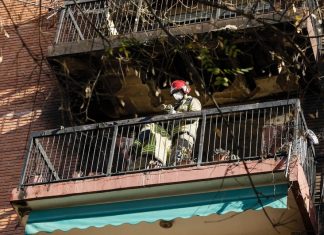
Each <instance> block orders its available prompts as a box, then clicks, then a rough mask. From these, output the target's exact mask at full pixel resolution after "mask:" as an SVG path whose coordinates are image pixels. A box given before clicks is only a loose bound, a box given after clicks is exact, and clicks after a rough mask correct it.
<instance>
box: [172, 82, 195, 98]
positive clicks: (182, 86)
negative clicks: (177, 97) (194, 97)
mask: <svg viewBox="0 0 324 235" xmlns="http://www.w3.org/2000/svg"><path fill="white" fill-rule="evenodd" d="M179 90H182V91H183V93H185V94H188V93H189V92H190V90H191V89H190V87H189V85H188V84H187V83H186V82H185V81H183V80H175V81H173V82H172V83H171V90H170V93H171V95H172V94H173V93H175V92H177V91H179Z"/></svg>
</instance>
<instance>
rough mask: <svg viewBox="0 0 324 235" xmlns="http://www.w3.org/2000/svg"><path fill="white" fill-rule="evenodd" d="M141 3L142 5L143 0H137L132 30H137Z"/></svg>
mask: <svg viewBox="0 0 324 235" xmlns="http://www.w3.org/2000/svg"><path fill="white" fill-rule="evenodd" d="M142 5H143V0H138V6H137V12H136V18H135V25H134V29H133V32H137V30H138V23H139V20H140V17H141V11H142Z"/></svg>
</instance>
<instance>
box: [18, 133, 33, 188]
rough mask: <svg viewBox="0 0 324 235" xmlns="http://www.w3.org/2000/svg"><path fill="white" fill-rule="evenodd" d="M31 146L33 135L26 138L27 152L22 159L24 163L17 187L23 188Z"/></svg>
mask: <svg viewBox="0 0 324 235" xmlns="http://www.w3.org/2000/svg"><path fill="white" fill-rule="evenodd" d="M32 147H33V136H31V137H30V138H29V140H28V147H27V152H26V154H25V160H24V165H23V170H22V173H21V176H20V183H19V188H20V189H21V188H23V185H24V181H25V178H26V170H27V166H28V164H29V158H30V153H31V150H32Z"/></svg>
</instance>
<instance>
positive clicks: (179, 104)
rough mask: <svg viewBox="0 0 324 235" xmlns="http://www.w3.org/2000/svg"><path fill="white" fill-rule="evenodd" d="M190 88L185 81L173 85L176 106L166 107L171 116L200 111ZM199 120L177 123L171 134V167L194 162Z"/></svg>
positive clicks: (177, 81) (172, 91)
mask: <svg viewBox="0 0 324 235" xmlns="http://www.w3.org/2000/svg"><path fill="white" fill-rule="evenodd" d="M190 90H191V89H190V86H189V85H188V83H186V82H185V81H183V80H175V81H173V82H172V84H171V90H170V93H171V95H172V96H173V98H174V99H175V104H174V105H173V106H172V105H165V106H164V109H165V110H166V111H167V112H168V113H171V114H174V113H183V112H191V111H200V110H201V103H200V101H199V100H198V99H197V98H195V97H192V96H190V95H189V92H190ZM198 125H199V119H197V118H191V119H181V120H179V121H175V123H174V125H173V126H174V127H173V130H172V133H171V136H172V149H171V155H170V164H171V165H182V164H190V163H192V162H193V159H192V151H193V145H194V143H195V140H196V135H197V128H198Z"/></svg>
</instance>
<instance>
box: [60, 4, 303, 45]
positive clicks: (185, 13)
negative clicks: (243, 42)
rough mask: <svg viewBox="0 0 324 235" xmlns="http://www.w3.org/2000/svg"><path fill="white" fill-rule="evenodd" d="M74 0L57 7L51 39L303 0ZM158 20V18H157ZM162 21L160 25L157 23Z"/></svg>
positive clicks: (213, 17) (275, 8)
mask: <svg viewBox="0 0 324 235" xmlns="http://www.w3.org/2000/svg"><path fill="white" fill-rule="evenodd" d="M206 2H208V3H209V4H208V5H206V4H202V3H198V2H197V1H195V0H159V1H156V0H129V1H125V0H100V1H99V0H96V1H93V0H77V1H66V2H65V5H64V8H63V9H62V11H61V16H60V21H59V25H58V31H57V34H56V38H55V43H56V44H60V43H68V42H78V41H81V40H90V39H94V38H100V37H107V38H108V37H111V36H114V35H126V34H131V33H135V32H145V31H154V30H158V29H161V27H162V25H163V26H164V27H166V28H174V27H179V26H183V25H190V24H197V23H202V22H209V23H210V24H213V23H214V22H216V21H219V20H224V19H230V18H236V17H239V16H241V15H242V14H241V13H239V12H235V11H228V10H224V8H219V7H216V4H220V5H224V6H228V7H230V8H232V9H237V10H239V11H243V12H244V13H252V14H256V15H262V14H267V13H278V14H284V12H286V11H285V10H286V9H288V8H292V6H293V5H292V4H293V3H294V7H296V8H300V7H302V6H303V5H304V4H303V2H304V1H293V2H290V1H283V0H263V1H257V0H207V1H206ZM157 19H159V21H160V23H159V22H158V20H157ZM161 24H162V25H161Z"/></svg>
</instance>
